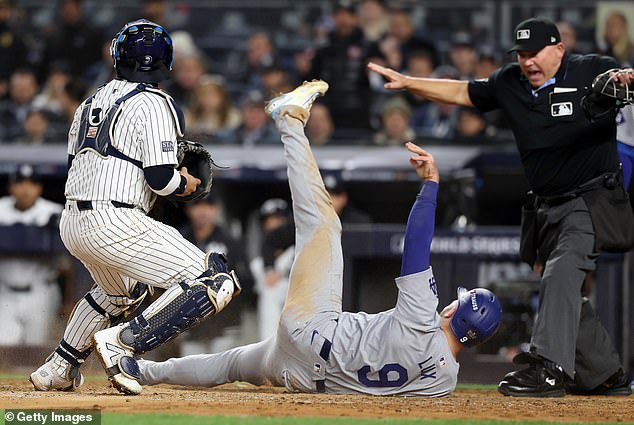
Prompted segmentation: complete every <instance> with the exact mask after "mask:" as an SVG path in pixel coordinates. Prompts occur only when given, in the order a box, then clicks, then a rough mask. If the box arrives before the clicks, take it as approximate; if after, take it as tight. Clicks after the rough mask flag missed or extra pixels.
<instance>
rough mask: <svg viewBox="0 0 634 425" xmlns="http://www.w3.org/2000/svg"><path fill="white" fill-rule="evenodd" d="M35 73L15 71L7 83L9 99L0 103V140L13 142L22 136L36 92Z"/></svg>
mask: <svg viewBox="0 0 634 425" xmlns="http://www.w3.org/2000/svg"><path fill="white" fill-rule="evenodd" d="M38 87H39V86H38V84H37V79H36V76H35V72H34V71H33V70H31V69H27V68H21V69H18V70H16V71H15V72H14V73H13V74H12V75H11V79H10V81H9V99H7V100H4V101H2V102H0V140H2V141H5V142H6V141H13V140H15V139H16V138H18V137H20V136H21V135H22V134H23V129H22V125H23V123H24V121H25V120H26V117H27V115H28V113H29V111H30V110H31V108H32V104H33V99H35V96H36V95H37V92H38Z"/></svg>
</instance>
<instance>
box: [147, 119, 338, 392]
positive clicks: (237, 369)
mask: <svg viewBox="0 0 634 425" xmlns="http://www.w3.org/2000/svg"><path fill="white" fill-rule="evenodd" d="M280 115H282V116H281V117H280V118H279V119H278V120H277V121H276V125H277V127H278V129H279V131H280V133H281V138H282V143H283V144H284V152H285V156H286V159H287V163H288V180H289V186H290V189H291V195H292V198H293V214H294V218H295V227H296V245H295V247H296V248H295V259H294V262H293V267H292V269H291V274H290V284H289V288H288V295H287V298H286V303H285V305H284V309H283V311H282V316H281V319H280V325H279V327H278V330H277V334H276V335H275V336H273V337H271V338H269V339H267V340H265V341H262V342H259V343H257V344H251V345H247V346H244V347H237V348H234V349H232V350H229V351H225V352H222V353H217V354H200V355H194V356H187V357H182V358H178V359H170V360H168V361H166V362H161V363H157V362H150V361H140V362H139V366H140V368H141V383H142V384H146V385H154V384H159V383H171V384H179V385H200V386H215V385H220V384H224V383H227V382H233V381H246V382H250V383H252V384H255V385H261V384H264V383H266V382H270V383H272V384H274V385H285V386H286V387H287V388H288V389H289V390H295V391H301V392H315V391H316V384H315V381H317V380H320V379H321V380H323V379H324V376H325V369H326V367H325V364H324V360H323V359H322V358H321V357H320V356H319V353H320V350H321V348H322V346H323V344H324V340H327V339H330V340H331V339H332V335H333V334H334V330H335V327H336V319H337V317H338V316H339V314H340V313H341V291H342V284H343V276H342V275H343V253H342V248H341V223H340V221H339V217H338V216H337V214H336V212H335V211H334V209H333V207H332V202H331V200H330V196H329V195H328V192H327V191H326V189H325V187H324V184H323V181H322V179H321V174H320V172H319V168H318V167H317V163H316V162H315V159H314V157H313V154H312V152H311V150H310V146H309V143H308V139H307V138H306V136H305V135H304V130H303V123H302V121H300V120H299V119H296V118H293V117H291V116H289V115H284V114H283V113H282V114H280ZM316 364H323V367H319V368H317V367H315V366H316ZM317 369H319V370H317Z"/></svg>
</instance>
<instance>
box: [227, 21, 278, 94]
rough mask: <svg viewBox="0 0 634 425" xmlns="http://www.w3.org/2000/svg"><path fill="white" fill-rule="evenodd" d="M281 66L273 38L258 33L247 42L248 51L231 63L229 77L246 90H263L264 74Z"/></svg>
mask: <svg viewBox="0 0 634 425" xmlns="http://www.w3.org/2000/svg"><path fill="white" fill-rule="evenodd" d="M279 66H280V61H279V58H278V57H277V54H276V52H275V48H274V46H273V41H272V40H271V36H270V35H269V34H268V33H266V32H257V33H255V34H253V35H252V36H251V37H249V39H248V40H247V46H246V51H245V52H244V53H243V54H242V55H241V56H240V57H239V58H237V59H236V60H235V61H231V62H230V64H229V65H228V69H227V75H228V76H229V78H230V79H231V81H233V82H236V83H239V84H241V85H242V86H243V87H244V88H245V89H246V90H254V89H256V90H262V89H263V86H262V73H263V72H264V71H266V70H267V69H270V68H272V67H279Z"/></svg>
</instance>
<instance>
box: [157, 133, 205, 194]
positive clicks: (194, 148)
mask: <svg viewBox="0 0 634 425" xmlns="http://www.w3.org/2000/svg"><path fill="white" fill-rule="evenodd" d="M176 158H177V159H178V166H177V167H176V168H177V169H179V170H180V169H181V168H183V167H187V171H188V172H189V174H191V175H192V176H194V177H196V178H198V179H200V181H201V183H200V184H199V185H198V187H197V188H196V190H195V191H194V192H193V193H191V194H189V195H187V196H176V195H173V194H172V195H170V196H167V197H166V198H167V199H169V200H171V201H178V202H189V201H194V200H196V199H199V198H202V197H203V196H205V195H207V194H208V193H209V191H210V190H211V182H212V176H213V171H212V166H214V165H216V164H215V163H214V160H213V159H212V158H211V154H209V152H208V151H207V149H205V147H204V146H203V145H201V144H200V143H198V142H192V141H191V140H186V139H178V151H177V152H176Z"/></svg>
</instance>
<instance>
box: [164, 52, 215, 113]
mask: <svg viewBox="0 0 634 425" xmlns="http://www.w3.org/2000/svg"><path fill="white" fill-rule="evenodd" d="M206 71H207V66H206V65H205V60H204V58H203V56H201V55H200V54H192V55H178V56H176V57H175V59H174V71H173V72H172V78H171V79H169V80H167V82H166V83H165V90H166V91H167V92H168V93H169V94H170V95H171V96H172V97H173V98H174V100H175V101H176V103H178V104H179V105H181V106H182V107H184V108H186V109H189V108H191V105H192V102H193V97H194V92H195V90H196V88H197V87H198V85H199V84H200V80H201V79H202V77H203V75H205V73H206Z"/></svg>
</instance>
